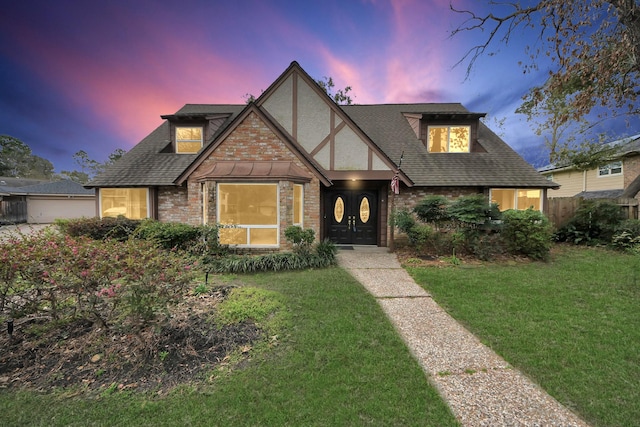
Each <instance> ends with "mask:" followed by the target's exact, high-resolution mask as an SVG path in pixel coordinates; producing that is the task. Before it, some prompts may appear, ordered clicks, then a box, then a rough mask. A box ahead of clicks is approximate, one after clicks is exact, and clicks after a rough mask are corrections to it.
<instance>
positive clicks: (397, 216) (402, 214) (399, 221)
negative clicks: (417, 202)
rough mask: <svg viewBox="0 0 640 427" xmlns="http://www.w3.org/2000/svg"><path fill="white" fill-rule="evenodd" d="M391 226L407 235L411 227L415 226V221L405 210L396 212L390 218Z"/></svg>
mask: <svg viewBox="0 0 640 427" xmlns="http://www.w3.org/2000/svg"><path fill="white" fill-rule="evenodd" d="M391 225H392V226H395V227H397V228H398V230H400V231H402V232H403V233H407V234H408V233H409V230H411V227H413V226H414V225H416V219H415V218H414V217H413V215H412V214H411V212H409V211H408V210H406V209H401V210H398V211H396V212H395V213H394V214H393V215H392V217H391Z"/></svg>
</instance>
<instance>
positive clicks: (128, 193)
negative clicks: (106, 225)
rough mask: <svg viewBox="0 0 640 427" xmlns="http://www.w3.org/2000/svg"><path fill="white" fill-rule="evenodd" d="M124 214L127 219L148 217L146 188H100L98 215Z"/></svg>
mask: <svg viewBox="0 0 640 427" xmlns="http://www.w3.org/2000/svg"><path fill="white" fill-rule="evenodd" d="M120 215H122V216H124V217H127V218H129V219H143V218H148V217H149V190H148V189H147V188H101V189H100V216H101V217H102V218H104V217H117V216H120Z"/></svg>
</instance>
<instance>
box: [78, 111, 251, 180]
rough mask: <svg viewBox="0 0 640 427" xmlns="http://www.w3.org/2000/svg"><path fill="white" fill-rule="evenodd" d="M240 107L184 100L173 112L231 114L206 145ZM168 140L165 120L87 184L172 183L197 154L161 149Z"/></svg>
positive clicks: (165, 146) (207, 142)
mask: <svg viewBox="0 0 640 427" xmlns="http://www.w3.org/2000/svg"><path fill="white" fill-rule="evenodd" d="M244 107H245V106H244V105H209V104H187V105H185V106H184V107H182V108H181V109H180V110H178V111H177V112H176V115H178V114H188V113H196V114H198V113H210V114H223V113H229V114H231V116H230V117H229V118H228V119H227V121H226V122H225V124H223V125H222V126H221V127H220V129H218V131H217V132H216V133H215V134H214V135H213V137H212V138H211V139H209V140H208V141H205V143H204V144H205V146H207V145H209V144H210V143H211V142H212V141H213V140H214V139H215V137H216V136H217V135H218V134H219V133H220V132H221V131H222V130H223V129H224V128H225V127H226V126H227V125H228V124H229V123H230V122H231V121H232V120H233V118H234V117H235V116H236V115H237V114H238V113H240V112H241V111H242V110H243V109H244ZM170 142H171V141H170V135H169V123H168V122H166V121H165V122H164V123H163V124H161V125H160V126H158V127H157V128H156V130H154V131H153V132H151V134H149V135H148V136H147V137H146V138H144V139H143V140H142V141H140V143H139V144H137V145H136V146H135V147H133V148H132V149H131V150H130V151H129V152H127V153H126V154H125V155H124V156H122V158H121V159H119V160H118V161H117V162H116V163H115V164H114V165H112V166H110V167H109V168H107V170H106V171H104V172H103V173H102V174H100V175H98V176H96V177H95V178H94V179H93V180H92V181H91V182H90V183H89V184H88V185H87V187H124V186H126V187H136V186H142V187H147V186H160V185H169V186H171V185H175V184H174V182H175V180H176V179H177V178H178V176H179V175H180V174H181V173H182V172H184V170H185V169H186V168H187V167H188V166H189V165H190V164H191V163H192V162H193V161H194V160H195V159H196V157H197V155H196V154H176V153H171V152H163V151H165V148H167V146H168V145H169V144H170Z"/></svg>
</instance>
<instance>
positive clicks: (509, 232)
mask: <svg viewBox="0 0 640 427" xmlns="http://www.w3.org/2000/svg"><path fill="white" fill-rule="evenodd" d="M502 218H503V228H502V233H501V234H502V240H503V242H504V243H505V246H506V247H507V249H508V250H509V251H510V252H511V253H513V254H520V255H525V256H527V257H529V258H532V259H538V260H547V259H548V258H549V251H550V249H551V237H552V231H551V225H550V224H549V220H548V219H547V217H545V216H544V215H543V214H542V213H541V212H540V211H537V210H533V209H531V208H529V209H527V210H524V211H516V210H508V211H506V212H503V215H502Z"/></svg>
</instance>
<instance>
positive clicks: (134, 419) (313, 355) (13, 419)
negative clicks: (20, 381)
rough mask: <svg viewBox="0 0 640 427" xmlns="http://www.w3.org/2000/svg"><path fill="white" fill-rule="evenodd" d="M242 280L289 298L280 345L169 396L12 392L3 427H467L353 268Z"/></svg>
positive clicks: (0, 416)
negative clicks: (350, 270) (460, 425)
mask: <svg viewBox="0 0 640 427" xmlns="http://www.w3.org/2000/svg"><path fill="white" fill-rule="evenodd" d="M238 278H239V279H241V280H242V281H244V282H246V283H247V284H249V285H250V286H252V287H258V288H260V289H264V290H266V291H269V292H275V293H278V294H280V295H281V296H282V298H280V299H279V301H283V303H284V305H285V307H286V309H287V310H288V313H287V314H288V318H289V320H288V322H286V323H285V324H287V325H288V326H287V327H286V329H285V330H284V332H283V333H282V335H281V336H280V337H279V338H278V342H279V345H278V346H276V347H275V348H274V350H273V351H271V352H265V353H261V354H258V355H254V356H253V358H252V359H251V360H250V361H249V362H247V363H245V364H244V366H243V367H242V368H241V369H236V370H235V371H233V372H216V373H215V374H214V376H217V378H215V379H214V380H213V381H212V382H211V383H210V384H208V385H206V386H203V387H200V388H198V389H195V388H187V387H184V388H182V389H179V390H177V391H175V392H173V393H171V394H170V395H169V396H166V397H154V396H151V395H139V394H136V393H131V392H126V393H122V392H114V393H112V394H110V395H108V394H107V393H103V395H102V396H100V397H97V398H96V397H94V398H86V397H78V396H76V397H65V396H68V393H67V394H63V393H54V394H45V395H41V394H36V393H31V392H19V393H18V392H7V391H4V392H1V393H0V425H11V426H21V425H24V426H27V425H28V426H38V425H46V426H55V425H65V426H88V425H95V426H102V425H118V426H127V425H135V426H146V425H149V426H175V425H207V426H211V425H224V426H227V425H234V426H245V425H246V426H254V425H265V426H266V425H269V426H280V425H291V426H323V425H324V426H336V425H340V426H346V425H385V426H387V425H388V426H393V425H398V426H409V425H421V426H423V425H426V426H451V425H457V423H456V421H455V419H454V418H453V416H452V415H451V413H450V412H449V410H448V408H447V407H446V405H445V404H444V403H443V402H442V400H441V399H440V397H439V396H438V394H437V392H436V391H435V390H434V389H433V388H432V387H431V386H430V385H429V383H428V381H427V379H426V377H425V375H424V373H423V372H422V370H421V368H420V367H419V365H418V364H417V362H416V361H415V360H414V359H413V357H412V356H411V355H410V353H409V351H408V350H407V348H406V347H405V345H404V344H403V342H402V341H401V339H400V338H399V336H398V334H397V333H396V332H395V330H394V329H393V327H392V326H391V324H390V323H389V322H388V320H387V319H386V317H385V315H384V313H383V312H382V310H381V309H380V307H379V306H378V304H377V303H376V301H375V300H374V299H373V297H371V296H370V295H369V294H368V293H367V292H366V291H365V290H364V289H363V288H362V287H361V286H360V285H359V284H358V283H357V282H355V281H354V280H353V279H352V278H351V276H349V275H348V274H347V273H346V272H345V271H343V270H342V269H338V268H331V269H325V270H311V271H302V272H287V273H264V274H259V275H255V276H239V277H238ZM238 278H235V279H233V280H234V283H235V281H237V280H238Z"/></svg>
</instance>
